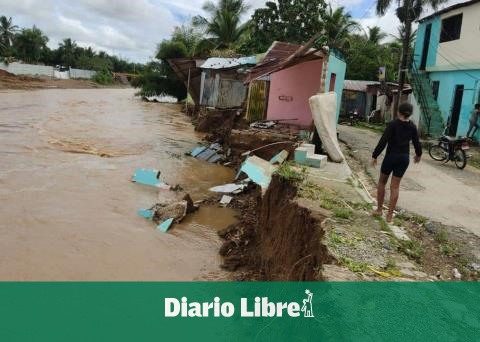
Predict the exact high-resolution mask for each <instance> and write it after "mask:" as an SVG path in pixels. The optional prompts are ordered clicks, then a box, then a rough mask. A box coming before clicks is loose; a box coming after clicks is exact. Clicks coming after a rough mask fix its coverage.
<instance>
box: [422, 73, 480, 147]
mask: <svg viewBox="0 0 480 342" xmlns="http://www.w3.org/2000/svg"><path fill="white" fill-rule="evenodd" d="M429 77H430V79H431V80H432V81H439V82H440V85H439V91H438V99H437V103H438V105H439V107H440V110H441V111H442V116H443V118H444V120H445V122H447V120H448V118H449V117H450V113H451V109H452V105H453V98H454V93H455V87H456V86H457V85H463V86H464V87H465V91H464V92H463V99H462V109H461V113H460V120H459V122H458V130H457V135H459V136H460V135H466V134H467V131H468V126H469V122H468V120H469V118H470V113H471V111H472V109H473V106H474V104H475V103H478V102H480V95H479V93H480V70H457V71H443V72H432V73H430V74H429ZM476 137H477V138H480V132H478V133H477V136H476Z"/></svg>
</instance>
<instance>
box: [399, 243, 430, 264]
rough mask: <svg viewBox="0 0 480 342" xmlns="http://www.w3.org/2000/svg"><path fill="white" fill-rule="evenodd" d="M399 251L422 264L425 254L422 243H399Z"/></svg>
mask: <svg viewBox="0 0 480 342" xmlns="http://www.w3.org/2000/svg"><path fill="white" fill-rule="evenodd" d="M398 244H399V245H398V250H399V251H400V252H402V253H403V254H405V255H406V256H408V257H409V258H410V259H412V260H415V261H416V262H418V263H420V262H421V259H422V257H423V255H424V253H425V250H424V248H423V246H422V245H421V243H420V242H418V241H415V240H411V241H398Z"/></svg>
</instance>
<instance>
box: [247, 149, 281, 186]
mask: <svg viewBox="0 0 480 342" xmlns="http://www.w3.org/2000/svg"><path fill="white" fill-rule="evenodd" d="M276 170H277V168H276V167H275V166H274V165H272V164H270V163H269V162H267V161H266V160H263V159H261V158H259V157H257V156H252V157H249V158H247V160H246V161H245V162H244V163H243V164H242V167H241V169H240V173H242V172H243V173H245V174H246V175H247V176H248V177H249V178H250V180H251V181H252V182H254V183H255V184H258V185H260V187H261V188H262V190H264V191H265V190H267V189H268V186H269V185H270V182H271V180H272V175H273V173H274V172H275V171H276Z"/></svg>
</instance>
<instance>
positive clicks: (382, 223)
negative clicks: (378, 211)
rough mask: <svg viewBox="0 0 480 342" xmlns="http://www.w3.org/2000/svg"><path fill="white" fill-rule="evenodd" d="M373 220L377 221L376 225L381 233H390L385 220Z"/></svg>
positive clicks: (380, 218) (381, 218)
mask: <svg viewBox="0 0 480 342" xmlns="http://www.w3.org/2000/svg"><path fill="white" fill-rule="evenodd" d="M375 219H376V220H377V221H378V223H379V224H380V230H381V231H382V232H386V233H391V232H392V230H391V229H390V227H389V226H388V224H387V222H385V220H384V219H383V217H375Z"/></svg>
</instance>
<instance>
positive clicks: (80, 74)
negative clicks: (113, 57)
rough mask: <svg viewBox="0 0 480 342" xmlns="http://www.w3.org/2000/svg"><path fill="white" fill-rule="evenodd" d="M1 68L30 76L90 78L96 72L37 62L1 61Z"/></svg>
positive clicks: (12, 72) (15, 73)
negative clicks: (63, 68) (61, 69)
mask: <svg viewBox="0 0 480 342" xmlns="http://www.w3.org/2000/svg"><path fill="white" fill-rule="evenodd" d="M0 69H2V70H5V71H7V72H9V73H11V74H14V75H30V76H46V77H53V78H58V79H69V78H85V79H90V78H92V77H93V76H95V74H96V72H95V71H93V70H82V69H70V71H62V72H60V71H58V70H57V69H55V68H54V67H52V66H47V65H36V64H23V63H18V62H13V63H9V64H8V65H7V64H4V63H0Z"/></svg>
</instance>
